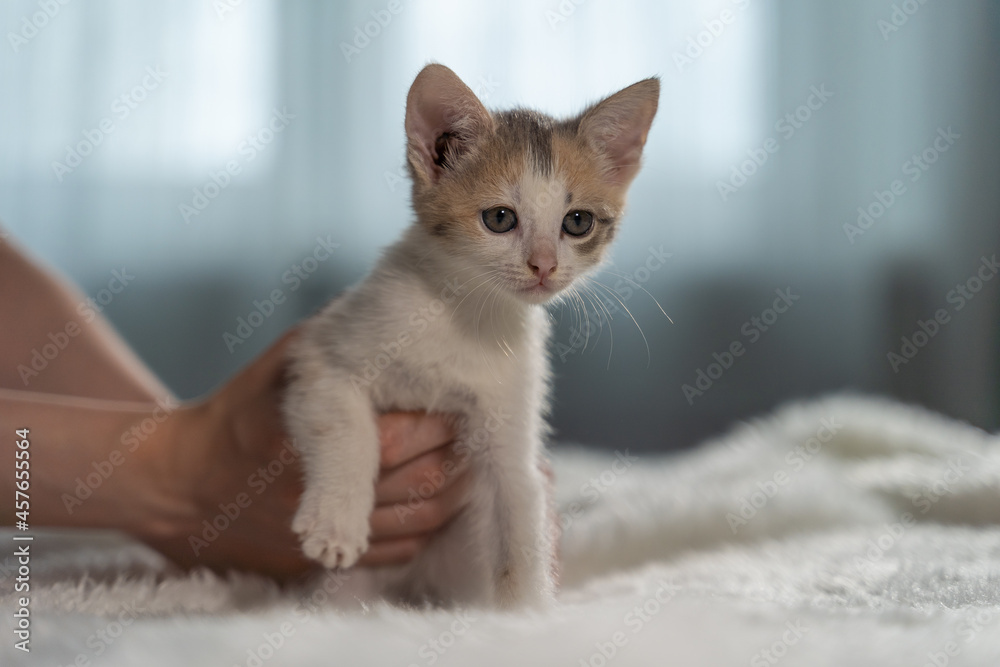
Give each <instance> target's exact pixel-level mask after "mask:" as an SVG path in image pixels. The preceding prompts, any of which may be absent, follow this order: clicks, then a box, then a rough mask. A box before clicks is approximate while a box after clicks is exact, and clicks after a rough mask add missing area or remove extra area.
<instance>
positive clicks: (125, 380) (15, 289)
mask: <svg viewBox="0 0 1000 667" xmlns="http://www.w3.org/2000/svg"><path fill="white" fill-rule="evenodd" d="M81 304H85V297H84V296H83V294H81V293H80V292H79V290H77V289H76V288H74V287H72V286H70V285H69V284H67V283H66V282H65V281H63V280H61V279H59V278H58V277H57V276H55V275H54V274H52V273H51V272H49V271H46V270H45V269H44V268H42V267H41V266H40V265H38V264H37V263H35V262H33V261H31V260H30V259H29V258H28V256H27V255H26V253H24V252H22V251H21V250H19V249H18V248H17V247H16V246H15V245H13V244H12V243H11V239H7V240H5V241H4V242H3V243H0V387H4V388H8V389H17V390H27V391H35V392H48V393H55V394H67V395H74V396H91V397H95V398H108V399H116V400H131V401H149V400H154V398H155V397H157V396H162V395H164V394H165V393H167V390H166V389H165V388H164V387H163V385H162V384H161V383H160V381H159V380H157V379H156V377H155V376H154V375H153V374H152V373H151V372H150V371H149V370H148V369H147V368H146V367H145V366H144V365H143V363H142V362H141V361H140V360H139V359H138V357H136V355H135V354H134V353H133V352H132V350H131V349H129V347H128V345H126V344H125V342H124V341H123V340H122V339H121V337H120V336H119V335H118V334H117V333H116V332H115V331H114V329H113V328H112V327H111V325H110V324H109V323H108V322H107V321H106V320H105V319H104V318H103V316H101V315H100V314H99V313H97V312H95V311H94V310H93V309H88V308H81Z"/></svg>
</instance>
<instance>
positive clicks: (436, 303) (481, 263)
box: [284, 64, 660, 607]
mask: <svg viewBox="0 0 1000 667" xmlns="http://www.w3.org/2000/svg"><path fill="white" fill-rule="evenodd" d="M659 90H660V87H659V81H658V80H657V79H646V80H644V81H640V82H639V83H636V84H634V85H632V86H629V87H628V88H625V89H624V90H622V91H620V92H618V93H616V94H614V95H612V96H610V97H608V98H607V99H604V100H603V101H601V102H599V103H597V104H595V105H593V106H591V107H590V108H588V109H587V110H585V111H584V112H583V113H582V114H580V115H579V116H577V117H575V118H571V119H569V120H562V121H557V120H553V119H552V118H549V117H548V116H545V115H542V114H539V113H536V112H534V111H529V110H525V109H515V110H512V111H503V112H490V111H487V110H486V108H485V107H484V106H483V105H482V103H481V102H480V101H479V99H477V98H476V96H475V94H474V93H473V92H472V91H471V90H470V89H469V88H468V87H467V86H466V85H465V84H464V83H462V81H461V80H460V79H459V78H458V77H457V76H456V75H455V73H454V72H452V71H451V70H450V69H448V68H447V67H444V66H442V65H437V64H432V65H428V66H427V67H425V68H424V69H423V70H422V71H421V72H420V73H419V74H418V75H417V78H416V79H415V80H414V82H413V85H412V86H411V88H410V91H409V94H408V96H407V100H406V136H407V159H408V163H409V170H410V175H411V177H412V180H413V193H412V195H413V208H414V210H415V212H416V218H417V219H416V222H415V223H414V224H413V225H412V226H411V227H410V228H409V229H408V230H407V231H406V233H405V234H404V236H403V238H402V239H401V240H399V241H398V242H397V243H396V244H395V245H393V246H391V247H390V248H389V249H388V250H387V251H386V252H385V253H384V255H383V256H382V258H381V260H380V261H379V263H378V265H377V266H376V267H375V269H374V271H373V272H372V273H371V275H369V276H368V278H366V279H365V280H364V281H363V282H361V283H360V284H359V285H356V286H355V287H353V288H352V289H350V290H349V291H347V292H346V293H345V294H343V295H342V296H340V297H339V298H337V299H336V300H335V301H333V302H332V303H330V304H329V305H328V306H327V307H326V308H325V309H324V310H323V311H322V312H320V313H319V314H318V315H317V316H315V317H314V318H312V319H310V320H309V321H307V322H306V323H305V324H304V325H303V329H302V335H301V336H300V338H299V340H298V341H297V343H296V345H295V347H294V349H293V350H292V353H291V356H292V364H291V378H292V379H291V382H290V386H289V388H288V392H287V397H286V400H285V404H284V412H285V417H286V422H287V425H288V428H289V432H290V434H291V435H292V437H293V438H294V439H295V442H296V443H297V445H298V447H299V448H300V450H301V451H302V455H303V463H304V469H305V491H304V493H303V496H302V500H301V504H300V506H299V509H298V512H297V514H296V516H295V519H294V522H293V525H292V527H293V529H294V530H295V532H297V533H298V534H299V535H300V536H301V538H302V548H303V551H304V552H305V554H306V555H307V556H309V557H310V558H313V559H316V560H318V561H320V562H322V563H323V564H324V565H326V566H327V567H331V568H334V567H340V568H348V567H350V566H352V565H353V564H354V563H355V562H356V561H357V559H358V558H359V557H360V556H361V554H363V553H364V551H365V550H366V548H367V546H368V521H369V515H370V513H371V511H372V508H373V506H374V482H375V479H376V477H377V475H378V470H379V442H378V435H377V432H376V415H377V414H379V413H383V412H387V411H393V410H426V411H433V412H438V413H444V414H452V415H456V416H457V421H458V423H457V426H458V429H459V433H461V436H460V437H459V439H458V442H457V444H456V445H455V446H456V447H457V449H456V453H458V454H460V456H461V457H462V458H465V457H468V460H469V462H470V464H471V466H472V474H473V476H474V477H473V479H474V484H473V486H472V488H471V490H470V491H469V495H468V498H467V504H466V506H465V508H464V509H463V511H462V513H461V514H460V515H459V516H458V517H457V518H456V519H455V520H453V521H452V522H451V523H449V524H448V526H447V527H446V528H445V529H443V531H442V532H441V533H439V534H438V535H437V536H436V537H435V538H434V539H433V540H432V541H431V542H430V543H429V544H428V546H427V547H426V548H425V549H424V551H423V552H422V553H421V554H420V555H419V556H417V558H416V559H415V560H414V561H412V562H411V563H409V564H407V565H405V566H401V567H394V568H373V569H370V570H369V569H358V570H356V571H354V572H352V579H354V580H355V584H356V585H360V586H361V589H356V590H363V591H364V592H362V593H360V594H361V595H364V596H375V595H383V596H386V597H389V598H390V599H397V600H404V601H411V602H421V601H430V602H435V603H473V604H483V605H497V606H502V607H512V606H516V605H521V604H537V603H541V602H543V601H545V600H547V599H550V598H551V596H552V595H553V589H554V584H553V581H552V577H551V572H552V570H553V568H552V565H553V562H552V559H553V558H554V555H553V552H554V546H555V545H554V544H552V543H551V542H552V540H551V538H550V532H549V530H547V518H546V500H545V483H544V481H543V476H542V473H541V472H540V470H539V459H540V457H541V455H542V453H543V439H544V438H545V436H546V425H545V420H544V416H545V414H546V413H547V410H548V394H549V384H550V374H549V364H548V359H547V353H546V343H547V339H548V336H549V322H548V315H547V313H546V312H545V310H544V309H543V307H541V305H540V304H543V303H545V302H546V301H549V300H551V299H553V298H554V297H556V296H557V295H559V293H560V292H562V291H564V290H566V289H567V288H568V287H569V286H570V285H572V284H573V282H574V281H575V280H577V279H579V278H580V277H581V276H583V275H585V274H587V273H588V272H590V271H591V270H593V269H594V268H595V267H597V265H598V264H599V263H600V261H601V259H602V257H603V255H604V253H605V251H606V250H607V248H608V245H609V244H610V242H611V240H612V238H613V237H614V235H615V232H616V230H617V229H618V225H619V224H621V223H620V220H621V216H622V212H623V207H624V203H625V194H626V190H627V188H628V186H629V183H630V182H631V181H632V179H633V177H634V176H635V175H636V172H637V171H638V169H639V161H640V157H641V154H642V148H643V145H644V144H645V141H646V134H647V132H648V131H649V127H650V124H651V123H652V121H653V116H654V115H655V113H656V107H657V100H658V98H659ZM595 405H596V401H595ZM403 518H404V517H402V516H401V520H403ZM359 582H363V583H361V584H359ZM355 594H359V593H357V592H355Z"/></svg>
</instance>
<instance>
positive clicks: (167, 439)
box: [139, 332, 468, 579]
mask: <svg viewBox="0 0 1000 667" xmlns="http://www.w3.org/2000/svg"><path fill="white" fill-rule="evenodd" d="M293 336H294V332H293V333H291V334H288V335H286V336H284V337H283V338H282V339H281V340H279V341H278V342H277V343H276V344H275V345H273V346H272V347H271V348H270V349H269V350H267V351H266V352H265V353H264V354H262V355H261V356H260V357H259V358H257V359H256V360H255V361H254V362H253V363H252V364H251V365H250V366H249V367H248V368H246V369H245V370H243V371H242V372H241V373H240V374H239V375H237V376H236V377H235V378H234V379H233V380H231V381H230V382H229V383H227V384H226V385H225V386H224V387H223V388H222V389H221V390H219V391H218V392H217V393H216V394H214V395H213V396H211V397H210V398H208V399H207V400H205V401H204V402H201V403H198V404H195V405H190V406H184V407H181V408H179V409H178V410H177V411H176V412H175V413H174V414H172V415H171V417H170V418H169V419H168V420H167V422H165V423H164V424H163V426H162V428H161V429H160V431H158V432H157V433H156V434H154V435H155V436H156V441H157V443H156V444H154V445H153V446H151V447H149V451H148V453H149V454H150V455H153V456H155V455H156V454H157V453H159V454H160V458H161V459H163V460H162V461H160V462H159V464H158V465H154V466H153V469H156V470H157V472H158V474H159V476H160V477H161V478H163V479H166V480H169V481H168V484H167V488H169V489H170V493H169V495H170V496H171V497H172V498H173V502H170V503H161V505H163V506H166V507H170V508H171V510H170V514H171V520H170V521H169V522H168V524H167V525H168V526H169V529H168V530H166V531H164V530H157V531H155V532H151V534H148V535H139V537H140V538H141V539H143V540H144V541H145V542H147V543H148V544H150V545H151V546H153V547H154V548H156V549H157V550H159V551H160V552H162V553H163V554H164V555H166V556H167V557H168V558H170V559H171V560H172V561H174V562H175V563H177V564H179V565H182V566H185V567H194V566H198V565H202V566H206V567H209V568H212V569H215V570H227V569H242V570H251V571H256V572H260V573H262V574H266V575H269V576H273V577H275V578H278V579H289V578H293V577H295V576H297V575H300V574H304V573H307V572H309V571H311V570H314V569H317V568H318V567H320V566H319V564H318V563H316V562H314V561H312V560H309V559H307V558H306V557H305V556H304V555H303V554H302V550H301V547H300V543H299V537H298V536H297V535H296V534H295V533H293V532H292V530H291V522H292V517H293V516H294V514H295V511H296V509H297V507H298V502H299V497H300V495H301V493H302V469H301V464H300V460H299V452H298V451H297V450H296V449H295V448H294V446H293V445H292V444H291V442H290V440H289V438H288V436H287V434H286V432H285V429H284V426H283V424H282V418H281V410H280V405H281V396H282V390H283V386H284V370H285V366H286V363H285V362H286V352H287V349H288V344H289V343H290V341H291V339H292V337H293ZM378 427H379V438H380V442H381V458H380V461H381V472H380V475H379V479H378V482H377V484H376V489H375V496H376V507H375V510H374V512H373V513H372V515H371V538H370V546H369V549H368V551H367V552H366V553H365V554H364V556H363V557H362V559H361V560H360V561H359V565H369V566H377V565H387V564H394V563H402V562H406V561H408V560H410V559H412V558H413V557H414V556H416V555H417V554H418V553H419V551H420V549H421V548H423V546H424V545H425V544H426V542H427V540H428V539H429V538H430V537H431V536H432V535H433V534H434V533H435V531H437V530H438V529H439V528H441V527H442V526H444V525H445V524H446V523H447V522H448V521H449V520H451V518H452V517H454V516H455V515H456V514H457V513H458V512H459V511H460V510H461V508H462V500H463V498H464V495H465V489H466V488H467V484H468V479H467V478H468V474H467V470H466V468H467V464H466V463H465V462H464V460H463V459H462V457H461V456H458V455H456V454H455V452H454V450H453V448H452V447H450V446H448V445H449V444H450V442H451V441H452V440H453V439H454V436H455V434H454V432H453V431H452V429H451V427H450V426H449V423H448V420H446V419H445V418H443V417H441V416H435V415H428V414H424V413H392V414H386V415H382V416H381V417H380V418H379V421H378ZM143 449H146V447H144V448H143ZM429 480H434V481H435V482H437V483H431V484H427V482H428V481H429ZM418 489H419V491H418ZM412 494H416V495H415V496H414V495H412ZM414 499H415V500H416V501H415V502H408V501H413V500H414ZM399 508H406V509H405V510H400V509H399Z"/></svg>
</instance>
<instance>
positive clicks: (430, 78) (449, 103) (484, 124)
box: [406, 64, 493, 184]
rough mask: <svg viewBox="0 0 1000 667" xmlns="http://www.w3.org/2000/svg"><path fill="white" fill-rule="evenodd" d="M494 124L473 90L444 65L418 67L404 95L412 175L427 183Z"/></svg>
mask: <svg viewBox="0 0 1000 667" xmlns="http://www.w3.org/2000/svg"><path fill="white" fill-rule="evenodd" d="M492 127H493V118H492V116H490V112H489V111H487V110H486V107H484V106H483V103H482V102H480V101H479V98H478V97H476V94H475V93H474V92H472V90H470V89H469V87H468V86H467V85H465V84H464V83H463V82H462V80H461V79H459V78H458V75H456V74H455V73H454V72H452V71H451V70H450V69H448V68H447V67H445V66H444V65H438V64H431V65H428V66H427V67H425V68H424V69H422V70H421V71H420V74H418V75H417V78H416V79H414V81H413V85H411V86H410V92H409V94H408V95H407V96H406V138H407V156H408V158H409V162H410V166H411V167H412V168H413V170H414V172H415V174H414V175H415V176H416V177H417V178H420V179H421V180H423V181H424V182H425V183H427V184H433V183H436V182H437V181H438V179H440V178H441V176H442V174H443V173H444V170H445V169H447V168H448V167H449V166H451V165H453V164H454V162H455V161H456V160H457V159H458V158H459V157H461V155H462V154H464V153H465V152H467V151H468V150H469V148H470V147H471V146H472V144H473V143H475V141H476V140H477V139H478V138H479V137H480V136H481V135H482V134H483V133H485V132H488V131H489V130H490V129H491V128H492Z"/></svg>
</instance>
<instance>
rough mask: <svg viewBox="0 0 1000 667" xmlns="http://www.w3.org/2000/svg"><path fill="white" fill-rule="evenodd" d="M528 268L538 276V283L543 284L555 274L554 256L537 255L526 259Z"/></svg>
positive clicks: (547, 254)
mask: <svg viewBox="0 0 1000 667" xmlns="http://www.w3.org/2000/svg"><path fill="white" fill-rule="evenodd" d="M528 268H529V269H531V272H532V273H534V274H535V275H536V276H538V282H540V283H544V282H545V279H546V278H548V277H549V276H551V275H552V274H553V273H555V272H556V258H555V255H551V254H549V253H538V254H537V255H532V256H531V257H530V258H528Z"/></svg>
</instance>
